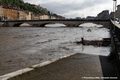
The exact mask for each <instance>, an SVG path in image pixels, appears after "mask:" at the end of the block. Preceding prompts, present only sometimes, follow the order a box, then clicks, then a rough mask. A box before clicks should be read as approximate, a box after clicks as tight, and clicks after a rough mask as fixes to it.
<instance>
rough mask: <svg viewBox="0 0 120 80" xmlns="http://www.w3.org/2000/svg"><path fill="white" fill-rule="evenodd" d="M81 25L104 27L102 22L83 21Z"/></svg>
mask: <svg viewBox="0 0 120 80" xmlns="http://www.w3.org/2000/svg"><path fill="white" fill-rule="evenodd" d="M79 27H103V25H102V24H96V23H93V22H87V23H81V24H80V25H79Z"/></svg>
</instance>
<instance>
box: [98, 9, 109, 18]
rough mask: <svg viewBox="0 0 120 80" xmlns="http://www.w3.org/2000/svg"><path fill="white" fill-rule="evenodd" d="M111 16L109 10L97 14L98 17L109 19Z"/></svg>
mask: <svg viewBox="0 0 120 80" xmlns="http://www.w3.org/2000/svg"><path fill="white" fill-rule="evenodd" d="M109 18H110V15H109V10H104V11H102V12H101V13H99V14H98V15H97V19H109Z"/></svg>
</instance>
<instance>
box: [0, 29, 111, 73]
mask: <svg viewBox="0 0 120 80" xmlns="http://www.w3.org/2000/svg"><path fill="white" fill-rule="evenodd" d="M88 29H90V30H91V31H88ZM81 37H84V39H85V40H102V38H109V37H110V35H109V29H107V28H32V27H11V28H10V27H5V28H3V27H1V28H0V75H4V74H6V73H10V72H13V71H16V70H19V69H22V68H25V67H29V66H32V65H34V64H38V63H42V62H44V61H46V60H51V59H58V58H60V57H62V56H65V55H71V54H76V53H83V54H91V55H103V56H107V55H109V52H110V47H100V46H99V47H95V46H92V45H89V46H83V45H77V44H75V42H76V41H80V40H81Z"/></svg>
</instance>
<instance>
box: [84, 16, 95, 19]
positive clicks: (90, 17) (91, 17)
mask: <svg viewBox="0 0 120 80" xmlns="http://www.w3.org/2000/svg"><path fill="white" fill-rule="evenodd" d="M86 19H96V17H94V16H87V17H86Z"/></svg>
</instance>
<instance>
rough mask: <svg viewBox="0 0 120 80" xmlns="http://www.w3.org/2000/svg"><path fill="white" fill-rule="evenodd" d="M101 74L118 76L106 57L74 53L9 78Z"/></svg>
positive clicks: (64, 79) (51, 79)
mask: <svg viewBox="0 0 120 80" xmlns="http://www.w3.org/2000/svg"><path fill="white" fill-rule="evenodd" d="M103 76H104V77H113V78H116V77H117V76H118V74H117V70H116V67H115V66H114V65H113V64H112V63H111V62H110V61H108V59H107V57H102V56H93V55H84V54H75V55H73V56H70V57H68V58H65V59H61V60H59V61H56V62H54V63H52V64H49V65H47V66H44V67H40V68H35V69H34V70H33V71H31V72H28V73H25V74H23V75H20V76H17V77H14V78H11V79H10V80H88V79H87V78H90V77H98V78H100V77H103ZM91 80H93V79H91ZM97 80H101V79H97ZM111 80H114V79H111ZM115 80H116V79H115Z"/></svg>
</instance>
